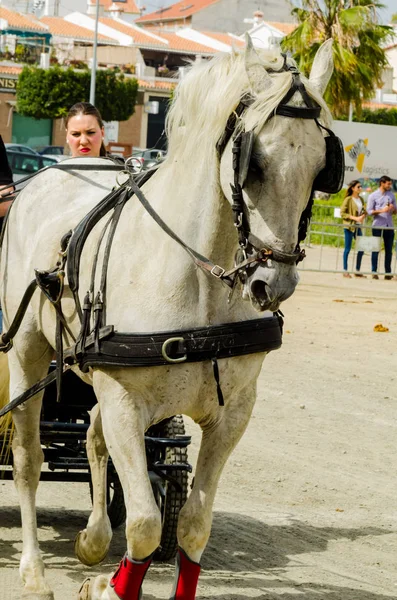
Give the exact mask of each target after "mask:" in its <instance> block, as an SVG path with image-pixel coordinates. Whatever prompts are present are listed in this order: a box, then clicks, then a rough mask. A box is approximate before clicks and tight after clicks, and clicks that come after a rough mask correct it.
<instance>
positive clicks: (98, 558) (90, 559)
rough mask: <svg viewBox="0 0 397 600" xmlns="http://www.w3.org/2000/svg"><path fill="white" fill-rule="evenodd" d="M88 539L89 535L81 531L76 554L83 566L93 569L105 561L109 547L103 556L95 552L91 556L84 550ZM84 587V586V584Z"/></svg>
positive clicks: (77, 538) (75, 543)
mask: <svg viewBox="0 0 397 600" xmlns="http://www.w3.org/2000/svg"><path fill="white" fill-rule="evenodd" d="M86 537H87V534H86V532H85V530H84V531H79V533H78V534H77V536H76V539H75V541H74V553H75V555H76V556H77V558H78V559H79V561H80V562H81V563H83V565H86V566H87V567H93V566H94V565H98V564H99V563H100V562H102V561H103V560H105V558H106V556H107V553H108V551H109V545H108V546H107V547H106V549H105V552H102V553H101V554H98V553H95V551H91V552H90V553H89V554H88V553H87V552H86V551H85V548H84V543H83V542H84V540H85V538H86ZM83 585H84V584H83Z"/></svg>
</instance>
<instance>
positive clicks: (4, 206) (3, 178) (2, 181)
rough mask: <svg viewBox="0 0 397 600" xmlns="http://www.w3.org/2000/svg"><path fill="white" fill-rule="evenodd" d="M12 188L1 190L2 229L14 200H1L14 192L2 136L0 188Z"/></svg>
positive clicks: (0, 224)
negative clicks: (6, 186)
mask: <svg viewBox="0 0 397 600" xmlns="http://www.w3.org/2000/svg"><path fill="white" fill-rule="evenodd" d="M9 184H10V187H8V188H5V189H0V228H1V226H2V224H3V220H4V217H5V215H6V213H7V210H8V209H9V207H10V205H11V202H12V199H10V200H4V201H2V202H1V198H2V197H3V196H7V195H8V194H9V193H10V192H13V191H14V186H13V185H12V184H13V180H12V171H11V169H10V165H9V164H8V158H7V152H6V148H5V146H4V142H3V138H2V137H1V135H0V188H3V186H5V185H9Z"/></svg>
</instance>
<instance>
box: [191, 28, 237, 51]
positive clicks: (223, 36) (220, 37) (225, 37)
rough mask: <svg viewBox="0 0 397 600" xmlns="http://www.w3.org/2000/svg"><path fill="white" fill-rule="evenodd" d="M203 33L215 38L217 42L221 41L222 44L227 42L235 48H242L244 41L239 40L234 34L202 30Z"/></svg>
mask: <svg viewBox="0 0 397 600" xmlns="http://www.w3.org/2000/svg"><path fill="white" fill-rule="evenodd" d="M201 33H203V34H204V35H207V36H208V37H211V38H213V39H214V40H217V41H218V42H222V44H227V45H228V46H233V45H234V46H236V47H237V48H244V46H245V41H244V40H241V39H239V38H237V37H235V36H234V35H230V34H229V33H221V32H219V33H218V32H217V31H202V32H201Z"/></svg>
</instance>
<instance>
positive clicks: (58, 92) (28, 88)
mask: <svg viewBox="0 0 397 600" xmlns="http://www.w3.org/2000/svg"><path fill="white" fill-rule="evenodd" d="M90 80H91V74H90V72H85V71H75V70H73V69H72V68H69V69H62V68H60V67H58V66H55V67H52V68H50V69H39V68H37V67H25V68H24V69H23V70H22V73H21V74H20V76H19V79H18V84H17V111H18V112H19V113H20V114H21V115H24V116H26V117H33V118H35V119H55V118H57V117H62V116H64V115H66V114H67V112H68V110H69V108H70V107H71V106H72V105H73V104H75V103H76V102H88V101H89V97H90ZM137 93H138V82H137V80H136V79H134V78H128V79H127V78H126V77H125V76H124V75H118V74H116V73H114V72H112V71H109V70H108V71H97V76H96V106H97V108H98V109H99V111H100V113H101V114H102V117H103V119H104V120H105V121H125V120H127V119H129V117H130V116H131V115H133V114H134V110H135V103H136V96H137Z"/></svg>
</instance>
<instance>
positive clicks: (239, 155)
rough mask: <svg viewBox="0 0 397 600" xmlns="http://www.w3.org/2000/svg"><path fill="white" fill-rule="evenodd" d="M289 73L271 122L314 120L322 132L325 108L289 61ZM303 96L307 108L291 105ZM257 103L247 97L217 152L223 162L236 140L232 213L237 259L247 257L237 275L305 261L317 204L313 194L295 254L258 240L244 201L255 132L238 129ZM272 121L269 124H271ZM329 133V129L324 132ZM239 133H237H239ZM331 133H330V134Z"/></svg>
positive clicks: (242, 99)
mask: <svg viewBox="0 0 397 600" xmlns="http://www.w3.org/2000/svg"><path fill="white" fill-rule="evenodd" d="M282 71H289V72H290V73H291V74H292V84H291V87H290V89H289V90H288V92H287V94H286V95H285V96H284V98H283V99H282V100H281V101H280V103H279V104H278V106H277V108H276V109H275V111H274V112H273V113H272V115H270V117H269V119H270V118H272V117H273V116H274V115H280V116H284V117H289V118H293V119H313V120H315V121H316V123H317V125H318V126H319V127H321V128H323V127H322V125H320V123H319V122H318V118H319V117H320V112H321V107H320V106H319V105H318V104H317V103H316V102H315V101H314V100H312V99H311V98H310V96H309V95H308V93H307V92H306V88H305V86H304V84H303V83H302V81H301V79H300V74H299V71H298V69H297V68H296V67H295V66H290V65H287V61H286V57H284V64H283V67H282V68H281V69H280V71H277V72H282ZM297 92H299V93H300V95H301V96H302V99H303V101H304V103H305V105H306V106H290V105H288V102H289V101H290V100H291V98H292V97H293V96H294V94H295V93H297ZM254 102H255V98H254V96H252V95H251V94H245V95H244V96H243V97H242V98H241V100H240V102H239V104H238V105H237V107H236V109H235V110H234V111H233V113H232V114H231V115H230V117H229V119H228V121H227V124H226V127H225V131H224V133H223V134H222V136H221V138H220V139H219V141H218V143H217V146H216V147H217V151H218V156H219V159H221V158H222V155H223V152H224V151H225V148H226V146H227V144H228V142H229V141H230V139H231V138H233V147H232V153H233V172H234V181H233V184H230V186H231V189H232V201H233V202H232V210H233V215H234V225H235V227H236V231H237V235H238V243H239V247H240V251H238V252H237V254H236V258H237V257H240V256H241V257H243V259H244V260H242V261H239V262H237V260H236V263H237V264H236V265H235V271H237V272H238V273H239V275H240V276H241V275H242V274H244V273H245V274H246V272H247V269H248V268H250V267H251V268H252V267H255V266H257V265H258V264H260V263H263V262H266V261H267V260H269V259H271V260H272V261H275V262H279V263H284V264H287V265H294V264H297V263H299V262H300V261H302V260H303V259H304V257H305V251H304V250H302V249H301V248H300V242H302V241H303V240H304V239H305V237H306V231H307V226H308V223H309V221H310V217H311V209H312V204H313V192H312V194H311V197H310V199H309V202H308V205H307V207H306V209H305V210H304V211H303V213H302V215H301V218H300V222H299V227H298V244H297V246H296V248H295V250H294V252H284V251H283V250H279V249H277V248H275V247H274V246H272V245H271V244H269V243H268V242H263V241H262V240H260V239H259V238H258V237H257V236H255V235H254V234H253V233H252V232H251V229H250V223H249V220H248V217H247V213H248V211H247V207H246V204H245V201H244V196H243V189H244V185H245V181H246V178H247V174H248V170H249V162H250V158H251V153H252V149H253V145H254V141H255V132H254V130H251V131H248V132H246V131H245V130H244V129H238V128H237V125H238V123H239V121H240V120H241V117H242V115H243V113H244V112H245V111H246V110H247V109H248V108H249V107H250V106H251V105H252V104H253V103H254ZM269 119H268V120H269ZM324 129H325V128H324ZM236 130H237V131H236ZM327 131H328V130H327Z"/></svg>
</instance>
